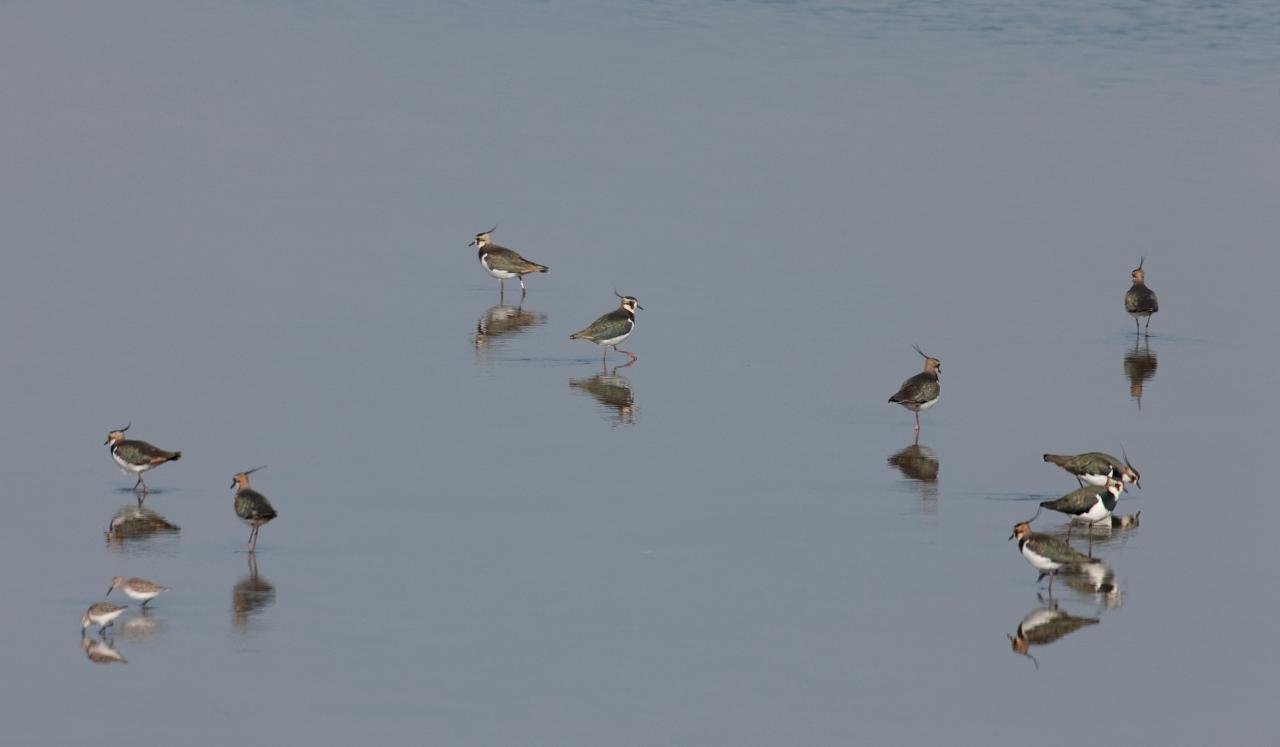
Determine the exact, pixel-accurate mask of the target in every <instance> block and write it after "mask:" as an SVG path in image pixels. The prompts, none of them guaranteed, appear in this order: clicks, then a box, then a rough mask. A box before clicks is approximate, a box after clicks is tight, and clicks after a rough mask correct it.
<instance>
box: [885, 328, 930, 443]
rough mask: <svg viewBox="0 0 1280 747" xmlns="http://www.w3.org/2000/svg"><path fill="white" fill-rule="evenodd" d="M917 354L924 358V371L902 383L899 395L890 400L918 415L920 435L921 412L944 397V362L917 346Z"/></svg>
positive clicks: (917, 432)
mask: <svg viewBox="0 0 1280 747" xmlns="http://www.w3.org/2000/svg"><path fill="white" fill-rule="evenodd" d="M913 347H915V350H916V352H917V353H919V354H920V355H921V357H923V358H924V370H923V371H921V372H920V373H918V374H916V375H915V376H912V377H911V378H909V379H907V380H906V381H904V382H902V386H901V387H899V388H898V391H897V393H895V394H894V395H893V396H892V397H890V398H889V401H890V402H892V403H894V404H899V405H902V406H903V407H905V408H907V409H908V410H910V411H912V412H914V413H915V414H916V429H915V430H916V434H917V436H918V435H919V433H920V411H921V410H928V409H929V408H930V407H933V406H934V405H935V404H937V402H938V397H940V396H942V386H941V385H940V384H939V383H938V374H939V373H941V372H942V361H940V360H938V359H937V358H930V357H929V356H927V355H925V354H924V351H923V350H921V349H920V346H918V345H915V346H913Z"/></svg>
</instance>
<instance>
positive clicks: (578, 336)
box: [569, 290, 644, 361]
mask: <svg viewBox="0 0 1280 747" xmlns="http://www.w3.org/2000/svg"><path fill="white" fill-rule="evenodd" d="M613 295H615V296H617V297H618V298H619V299H621V300H620V301H619V302H618V308H616V309H614V310H613V311H610V312H609V313H608V314H604V315H602V316H600V317H599V318H598V319H596V320H595V321H594V322H592V323H590V324H588V325H587V326H586V327H585V328H583V329H581V330H579V331H577V332H574V333H573V334H571V335H569V339H570V340H590V341H591V342H594V343H595V344H597V345H599V346H601V347H602V348H604V358H602V360H607V358H608V356H609V346H610V345H612V346H613V349H614V350H616V351H618V352H619V353H626V354H627V355H629V356H631V360H632V361H634V360H636V354H635V353H632V352H631V351H629V350H623V349H622V348H620V347H618V343H620V342H622V341H623V340H625V339H627V336H628V335H630V334H631V332H632V330H634V329H635V328H636V309H641V310H643V309H644V307H643V306H641V305H640V302H639V301H637V300H636V299H635V297H634V296H624V295H622V294H621V293H619V292H618V291H617V290H614V292H613Z"/></svg>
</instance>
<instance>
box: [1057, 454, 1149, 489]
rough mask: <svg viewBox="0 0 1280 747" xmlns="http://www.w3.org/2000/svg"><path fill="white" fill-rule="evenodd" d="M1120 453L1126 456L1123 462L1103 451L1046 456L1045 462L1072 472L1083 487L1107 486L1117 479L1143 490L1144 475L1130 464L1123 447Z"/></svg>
mask: <svg viewBox="0 0 1280 747" xmlns="http://www.w3.org/2000/svg"><path fill="white" fill-rule="evenodd" d="M1120 453H1121V454H1124V461H1123V462H1122V461H1120V460H1119V459H1116V458H1115V457H1113V456H1111V455H1110V454H1104V453H1102V452H1101V451H1087V452H1085V453H1083V454H1045V455H1044V460H1045V461H1046V462H1048V463H1049V464H1056V465H1058V466H1059V467H1061V468H1063V469H1064V470H1066V471H1067V472H1070V473H1071V474H1072V475H1073V476H1074V477H1075V478H1076V482H1078V483H1080V485H1081V486H1082V487H1083V486H1084V484H1085V483H1088V484H1090V485H1106V484H1107V481H1108V480H1110V479H1112V478H1115V479H1117V480H1121V481H1123V482H1131V483H1133V484H1134V485H1137V486H1138V487H1139V488H1141V487H1142V475H1140V474H1138V470H1136V469H1134V468H1133V465H1132V464H1130V463H1129V454H1128V453H1127V452H1126V451H1125V450H1124V447H1123V446H1122V447H1120Z"/></svg>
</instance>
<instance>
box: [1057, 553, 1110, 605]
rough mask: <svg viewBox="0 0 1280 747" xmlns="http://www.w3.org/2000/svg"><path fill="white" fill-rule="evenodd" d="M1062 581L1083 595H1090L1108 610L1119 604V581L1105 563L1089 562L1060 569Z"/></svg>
mask: <svg viewBox="0 0 1280 747" xmlns="http://www.w3.org/2000/svg"><path fill="white" fill-rule="evenodd" d="M1059 575H1061V576H1062V582H1063V583H1065V584H1066V585H1067V586H1068V587H1070V588H1071V589H1072V590H1073V591H1077V592H1079V593H1081V594H1084V595H1085V596H1088V597H1092V598H1093V599H1094V600H1095V601H1097V602H1099V603H1100V604H1102V605H1103V606H1104V607H1106V608H1107V609H1109V610H1113V609H1117V608H1118V607H1119V606H1120V583H1119V582H1118V581H1116V574H1115V571H1113V570H1111V567H1110V566H1108V565H1107V564H1106V563H1090V564H1088V565H1082V566H1072V567H1071V568H1064V569H1062V571H1061V573H1060V574H1059Z"/></svg>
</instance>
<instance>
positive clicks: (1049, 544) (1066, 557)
mask: <svg viewBox="0 0 1280 747" xmlns="http://www.w3.org/2000/svg"><path fill="white" fill-rule="evenodd" d="M1014 537H1017V538H1018V552H1020V553H1022V557H1023V558H1026V561H1027V562H1028V563H1030V564H1031V567H1032V568H1035V569H1036V570H1037V571H1040V575H1039V576H1037V577H1036V581H1037V582H1039V581H1042V580H1044V577H1045V576H1048V577H1049V591H1050V593H1052V592H1053V577H1054V576H1055V575H1057V573H1058V571H1059V570H1060V569H1062V568H1065V567H1067V566H1083V565H1087V564H1089V563H1097V562H1098V561H1096V560H1094V559H1093V558H1091V557H1089V556H1088V555H1085V554H1084V553H1082V552H1080V551H1079V550H1077V549H1075V548H1074V547H1072V546H1071V545H1069V544H1068V543H1066V542H1064V541H1062V540H1060V539H1058V538H1057V537H1052V536H1050V535H1048V534H1039V533H1037V532H1033V531H1031V523H1030V522H1026V521H1021V522H1018V523H1017V524H1015V525H1014V527H1013V534H1011V535H1009V539H1013V538H1014Z"/></svg>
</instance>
